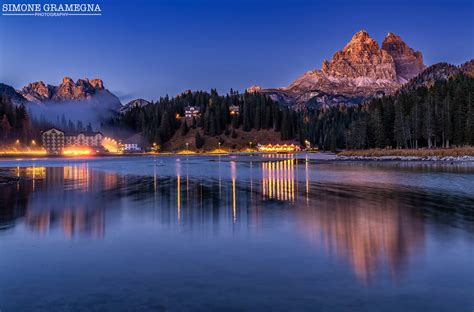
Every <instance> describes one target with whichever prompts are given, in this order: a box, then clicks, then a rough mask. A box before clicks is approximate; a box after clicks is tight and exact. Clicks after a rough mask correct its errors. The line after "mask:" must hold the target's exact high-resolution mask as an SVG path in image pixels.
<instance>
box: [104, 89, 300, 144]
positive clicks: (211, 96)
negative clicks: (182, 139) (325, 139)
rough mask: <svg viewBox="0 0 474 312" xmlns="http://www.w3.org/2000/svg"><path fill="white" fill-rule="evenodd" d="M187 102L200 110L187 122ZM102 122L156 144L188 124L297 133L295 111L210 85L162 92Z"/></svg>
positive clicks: (214, 129) (212, 129)
mask: <svg viewBox="0 0 474 312" xmlns="http://www.w3.org/2000/svg"><path fill="white" fill-rule="evenodd" d="M189 106H194V107H196V108H197V109H199V112H200V113H199V117H197V118H195V117H193V118H192V120H191V122H190V125H188V123H187V122H183V120H182V117H184V116H185V109H186V107H189ZM231 107H238V111H239V113H237V114H235V113H234V114H232V113H231V109H230V108H231ZM105 126H106V127H109V128H110V127H111V128H117V127H119V128H120V127H127V128H129V129H131V130H133V131H134V132H141V133H143V134H144V135H145V137H146V138H147V139H148V141H149V142H150V143H152V142H153V143H157V144H162V143H165V142H167V141H168V140H170V139H171V137H172V136H173V135H174V134H175V133H176V131H179V130H180V129H181V130H180V131H181V133H182V134H183V135H184V134H186V133H187V131H188V128H189V127H193V128H198V129H201V132H202V134H203V135H206V136H218V135H221V134H223V133H225V134H227V135H232V136H235V131H234V130H235V129H242V130H243V131H251V130H252V129H255V130H262V129H265V130H270V129H272V130H275V131H279V132H280V134H281V137H282V139H292V138H294V137H295V135H296V133H297V129H296V128H297V114H296V113H295V112H294V111H293V110H290V109H289V108H287V107H282V106H280V105H279V104H278V103H276V102H274V101H272V99H270V98H269V97H267V96H265V95H263V94H259V93H248V92H245V93H243V94H240V93H238V92H237V91H234V90H232V89H231V90H230V93H228V94H226V95H219V94H218V93H217V91H216V90H214V89H213V90H211V92H210V93H208V92H204V91H197V92H185V93H183V94H181V95H178V96H176V97H173V98H169V97H168V96H166V97H162V98H160V99H159V100H158V101H156V102H152V103H150V104H148V105H146V106H142V107H140V106H135V107H132V108H130V109H129V110H127V111H126V112H124V113H122V114H118V115H117V116H115V117H113V118H111V119H110V120H109V121H108V122H107V123H106V125H105ZM199 136H201V135H200V134H199ZM202 139H203V138H202V137H199V138H196V141H197V143H202ZM196 145H201V144H196Z"/></svg>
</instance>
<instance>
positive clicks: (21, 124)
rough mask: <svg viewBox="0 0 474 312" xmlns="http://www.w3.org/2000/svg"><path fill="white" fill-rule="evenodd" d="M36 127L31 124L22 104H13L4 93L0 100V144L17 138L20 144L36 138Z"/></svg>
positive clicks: (12, 141)
mask: <svg viewBox="0 0 474 312" xmlns="http://www.w3.org/2000/svg"><path fill="white" fill-rule="evenodd" d="M37 132H38V131H37V129H36V128H35V127H34V126H33V125H32V122H31V120H30V116H29V114H28V111H27V109H26V108H25V106H24V105H18V106H17V105H14V104H12V103H11V101H10V99H9V98H8V97H7V96H6V95H2V97H1V100H0V145H9V144H12V143H14V142H16V141H17V140H18V141H19V143H21V144H22V145H26V144H28V142H31V140H33V139H36V138H37Z"/></svg>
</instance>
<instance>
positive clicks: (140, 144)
mask: <svg viewBox="0 0 474 312" xmlns="http://www.w3.org/2000/svg"><path fill="white" fill-rule="evenodd" d="M122 145H123V151H124V152H125V153H139V152H142V151H143V150H144V147H145V146H146V145H145V139H144V137H143V135H142V134H141V133H137V134H134V135H133V136H131V137H129V138H127V139H125V140H123V141H122Z"/></svg>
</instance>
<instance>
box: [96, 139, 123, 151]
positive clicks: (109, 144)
mask: <svg viewBox="0 0 474 312" xmlns="http://www.w3.org/2000/svg"><path fill="white" fill-rule="evenodd" d="M101 144H102V146H103V147H104V148H105V149H106V150H107V151H108V152H109V153H118V154H119V153H122V152H123V145H122V144H120V143H119V142H117V140H114V139H112V138H108V137H105V138H104V139H102V142H101Z"/></svg>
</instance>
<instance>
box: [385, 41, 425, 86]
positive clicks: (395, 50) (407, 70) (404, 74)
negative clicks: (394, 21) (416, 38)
mask: <svg viewBox="0 0 474 312" xmlns="http://www.w3.org/2000/svg"><path fill="white" fill-rule="evenodd" d="M382 49H383V50H385V51H387V53H388V54H390V55H391V56H392V58H393V60H394V62H395V70H396V72H397V79H398V81H399V82H400V83H404V82H407V81H408V80H410V79H411V78H413V77H415V76H416V75H418V74H419V73H420V72H421V71H422V70H423V69H425V65H424V64H423V55H422V54H421V52H419V51H416V52H415V51H414V50H413V49H412V48H410V47H409V46H408V45H407V44H406V43H405V42H404V41H403V40H402V38H401V37H400V36H398V35H395V34H394V33H391V32H389V33H388V34H387V36H386V37H385V39H384V40H383V42H382Z"/></svg>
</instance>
